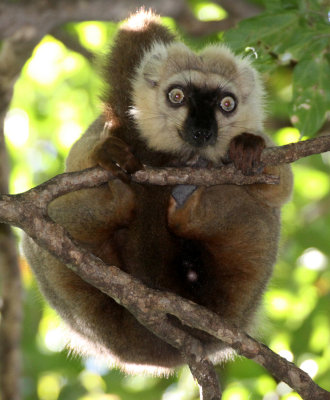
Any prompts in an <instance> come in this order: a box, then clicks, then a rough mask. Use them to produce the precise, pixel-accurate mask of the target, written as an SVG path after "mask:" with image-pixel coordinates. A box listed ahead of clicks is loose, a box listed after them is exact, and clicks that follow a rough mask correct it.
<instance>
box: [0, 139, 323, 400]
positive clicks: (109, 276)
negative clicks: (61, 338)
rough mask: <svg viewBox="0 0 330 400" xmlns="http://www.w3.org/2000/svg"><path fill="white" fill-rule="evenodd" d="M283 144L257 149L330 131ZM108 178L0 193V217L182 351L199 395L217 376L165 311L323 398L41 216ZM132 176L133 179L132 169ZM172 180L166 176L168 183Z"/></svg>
mask: <svg viewBox="0 0 330 400" xmlns="http://www.w3.org/2000/svg"><path fill="white" fill-rule="evenodd" d="M308 143H310V144H308ZM283 148H284V146H283V147H279V148H272V149H265V150H264V152H263V155H262V159H263V162H265V160H270V161H269V162H271V163H277V162H279V163H283V162H288V160H293V159H298V158H300V157H303V156H304V155H306V154H314V153H316V152H317V151H318V150H319V149H323V150H321V151H328V150H330V136H325V137H322V138H318V139H313V140H310V141H306V142H299V143H295V144H291V145H288V146H287V147H285V148H286V150H283ZM286 154H289V155H286ZM276 160H277V161H276ZM223 168H224V169H223V171H226V169H228V168H232V167H230V166H225V167H223ZM189 171H190V170H189ZM158 172H159V171H158ZM199 172H200V171H199ZM195 178H196V177H194V179H195ZM248 178H250V177H248ZM109 179H111V175H110V174H109V172H107V171H103V170H101V169H100V168H92V169H89V170H85V171H82V172H74V173H70V174H63V175H59V176H57V177H55V178H53V179H51V180H50V181H48V182H46V183H44V184H42V185H40V186H38V187H36V188H34V189H31V190H30V191H28V192H26V193H23V194H18V195H12V196H10V195H2V196H0V222H5V223H10V224H13V225H15V226H18V227H20V228H22V229H23V230H25V231H26V232H27V234H28V235H29V236H31V237H32V238H33V239H34V240H35V241H36V242H37V243H38V244H39V245H40V246H41V247H43V248H45V249H47V250H48V251H49V252H50V253H51V254H53V255H54V256H56V257H57V258H59V259H60V260H61V261H62V262H64V263H65V264H66V265H68V266H69V267H70V268H71V269H72V270H73V271H75V272H76V273H77V274H78V275H79V276H80V277H81V278H82V279H84V280H85V281H86V282H88V283H90V284H91V285H93V286H95V287H96V288H98V289H99V290H101V291H102V292H104V293H106V294H107V295H108V296H110V297H112V298H114V299H115V301H117V302H118V303H119V304H121V305H122V306H124V307H126V308H127V309H128V310H129V311H130V312H131V313H132V314H133V315H134V316H135V317H136V318H137V319H138V320H139V321H140V322H141V323H142V324H143V325H145V326H146V327H147V328H149V329H150V330H151V331H152V332H154V333H155V334H156V335H157V336H159V337H160V338H162V339H163V340H165V341H167V342H168V343H170V344H171V345H172V346H174V347H176V348H178V349H179V350H180V351H181V352H182V353H183V354H184V355H185V359H186V361H187V363H188V364H189V365H190V368H191V371H192V373H193V375H194V376H195V378H197V380H198V382H199V384H200V386H201V387H202V393H203V396H204V397H203V399H204V400H211V399H212V400H218V399H220V398H221V392H220V388H219V385H218V382H217V381H216V380H215V379H214V376H215V374H214V370H213V368H212V367H211V364H210V362H209V360H208V359H207V358H206V357H205V352H204V348H203V345H202V344H201V342H199V341H198V340H197V339H195V338H194V337H192V336H191V335H189V334H188V333H186V332H185V331H183V330H181V329H179V328H178V327H176V326H174V325H173V324H172V323H171V322H170V320H169V319H168V318H167V316H168V315H172V316H174V317H176V318H178V319H179V320H180V321H181V322H182V323H183V324H185V325H187V326H190V327H192V328H195V329H199V330H202V331H204V332H207V333H209V334H210V335H212V336H214V337H216V338H218V339H219V340H221V341H222V342H225V343H227V344H228V345H230V346H231V347H233V348H234V349H235V350H236V351H237V352H238V353H239V354H241V355H243V356H245V357H248V358H251V359H253V360H254V361H256V362H257V363H259V364H260V365H263V366H264V367H265V368H267V369H268V371H270V373H271V374H272V375H273V376H274V377H275V378H276V379H278V380H282V381H284V382H286V383H287V384H288V385H290V386H291V387H292V388H294V389H295V390H296V391H297V392H298V393H299V394H300V395H301V396H302V398H303V399H315V398H318V399H322V400H323V399H328V400H329V399H330V393H329V392H326V391H325V390H323V389H321V388H320V387H319V386H318V385H316V384H315V383H314V382H313V381H312V379H311V378H310V377H309V376H308V375H307V374H306V373H305V372H303V371H301V370H300V369H299V368H297V367H296V366H295V365H294V364H292V363H290V362H288V361H286V360H285V359H283V358H281V357H279V356H278V355H276V354H275V353H273V352H272V351H271V350H270V349H269V348H268V347H266V346H264V345H263V344H261V343H258V342H257V341H255V340H254V339H252V338H251V337H249V336H248V335H246V334H245V333H244V332H241V331H239V330H238V329H237V328H235V327H232V326H229V325H228V324H227V323H226V322H225V321H222V320H221V318H220V317H219V316H218V315H216V314H214V313H212V312H211V311H209V310H207V309H205V308H203V307H201V306H199V305H197V304H194V303H193V302H191V301H188V300H185V299H182V298H180V297H179V296H177V295H175V294H173V293H166V292H160V291H157V290H153V289H150V288H148V287H146V286H145V285H143V284H142V283H141V282H140V281H138V280H136V279H134V278H133V277H132V276H130V275H128V274H126V273H125V272H123V271H122V270H120V269H119V268H117V267H115V266H109V265H106V264H105V263H103V262H102V261H101V260H100V259H99V258H97V257H95V256H94V255H92V254H90V253H88V252H87V251H86V250H85V249H83V248H81V247H80V246H79V245H78V244H77V243H76V242H75V241H74V240H72V238H70V236H69V235H68V234H67V233H66V232H65V230H64V229H63V228H62V227H61V226H59V225H57V224H55V223H54V222H53V221H51V220H50V218H49V217H48V216H47V205H48V203H49V202H50V201H51V200H52V199H54V198H55V197H58V196H60V195H63V194H65V193H68V192H70V191H72V190H78V189H81V188H86V187H94V186H97V185H100V184H102V183H104V182H106V181H108V180H109ZM133 179H135V180H136V181H137V179H138V178H137V177H136V174H135V175H134V177H133ZM188 181H189V180H188ZM177 183H178V182H174V180H173V179H172V181H171V184H177ZM179 183H181V182H179ZM184 183H187V181H185V182H184ZM189 183H191V182H190V181H189ZM208 184H215V183H214V182H208ZM316 396H317V397H316Z"/></svg>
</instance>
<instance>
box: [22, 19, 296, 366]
mask: <svg viewBox="0 0 330 400" xmlns="http://www.w3.org/2000/svg"><path fill="white" fill-rule="evenodd" d="M143 18H144V19H143V21H142V25H141V26H140V28H139V29H137V30H134V29H130V28H128V27H129V23H127V24H126V25H124V27H123V28H122V29H121V31H120V33H119V35H118V38H117V42H116V43H115V45H114V48H113V50H112V53H111V58H110V62H109V64H108V67H107V72H106V73H107V76H108V79H109V81H110V82H109V83H110V86H111V89H110V91H109V93H108V94H107V95H106V96H105V97H104V101H105V104H106V111H105V114H104V116H102V117H100V119H99V120H97V121H96V122H95V123H94V124H93V125H92V126H91V127H90V128H89V129H88V131H87V132H86V133H85V135H84V136H83V137H82V138H81V139H80V140H79V141H78V142H77V143H76V144H75V145H74V146H73V148H72V150H71V152H70V155H69V157H68V160H67V170H68V171H77V170H82V169H84V168H87V167H90V166H93V165H96V164H97V163H99V164H101V165H103V166H104V167H106V168H109V169H113V170H114V171H116V172H117V173H118V176H120V171H119V169H118V167H117V166H116V165H115V164H119V165H120V166H121V167H123V165H124V167H125V165H126V167H125V168H124V169H126V170H132V171H133V170H135V169H136V168H137V165H138V163H139V162H141V163H143V164H147V165H150V166H176V165H177V166H180V165H182V166H184V165H186V164H187V163H189V161H190V160H191V159H192V158H193V157H194V156H196V155H197V156H199V153H198V152H199V149H197V150H196V151H194V150H193V149H191V148H188V147H187V146H186V144H184V143H182V148H179V149H178V151H173V150H172V149H171V148H170V145H171V143H168V146H167V145H166V136H164V137H165V139H164V140H163V142H164V143H165V144H164V148H162V147H161V145H158V144H157V145H156V144H155V142H153V138H152V137H150V138H149V137H148V138H146V137H144V131H143V130H141V127H140V126H139V125H138V124H137V119H138V115H137V116H136V115H135V116H134V115H132V114H130V113H129V111H130V110H131V108H132V107H133V106H136V104H138V102H139V100H138V99H137V100H136V101H135V100H134V99H135V97H136V92H134V90H133V88H132V86H134V85H135V86H137V87H139V82H138V83H134V79H135V74H136V68H137V66H139V64H140V63H141V60H143V59H144V57H145V54H146V51H149V50H150V49H151V48H152V46H153V44H154V42H155V41H157V42H161V43H164V44H165V45H166V46H167V45H171V43H172V42H173V41H174V37H173V36H172V35H171V34H170V33H169V32H168V31H167V29H166V28H164V27H162V26H161V25H159V22H158V20H157V19H156V17H154V16H153V15H151V14H147V15H144V17H143ZM130 21H132V19H131V20H129V22H130ZM175 51H176V50H175ZM226 51H227V50H226ZM226 54H227V53H226ZM196 57H197V56H196ZM156 58H157V57H156ZM158 58H159V57H158ZM205 58H207V56H206V55H205ZM156 61H157V60H156ZM212 62H213V61H212ZM213 64H214V62H213ZM219 65H220V66H221V59H220V61H219ZM147 66H148V67H149V64H148V65H147ZM190 67H191V66H190ZM244 68H245V66H244ZM153 73H154V72H153V71H147V72H145V73H144V77H145V78H146V79H147V80H148V82H149V83H150V82H151V84H150V85H149V89H148V90H158V88H159V87H160V84H158V83H157V84H155V83H154V81H153V80H152V79H153V78H152V79H151V78H150V76H151V75H152V74H153ZM224 73H225V72H224ZM249 73H250V72H249ZM147 74H150V76H149V75H148V76H147ZM196 79H197V78H196ZM198 79H200V78H198ZM212 79H213V78H212ZM132 82H133V83H132ZM248 85H249V84H248ZM251 90H252V89H251ZM133 92H134V93H135V94H134V95H133ZM146 94H148V93H147V90H146ZM134 96H135V97H134ZM244 96H246V97H247V96H248V94H244ZM244 96H243V95H242V97H241V99H242V100H240V101H241V105H242V108H244V101H245V100H244ZM154 107H156V105H154ZM251 112H252V113H253V110H252V111H251ZM237 115H239V114H237ZM217 118H221V116H219V117H217ZM165 119H166V118H165ZM256 119H257V118H256ZM166 120H170V118H167V119H166ZM105 121H107V122H108V124H109V127H110V128H109V129H110V134H109V135H106V137H104V136H102V131H103V126H104V122H105ZM253 123H254V122H253V121H252V122H251V121H246V123H245V122H244V121H241V122H240V124H241V125H240V126H239V127H238V128H237V129H240V133H241V132H243V131H244V129H243V127H244V126H246V127H247V128H248V130H249V131H251V130H252V129H253V126H252V125H253ZM260 124H261V122H260V123H259V122H256V126H255V129H253V132H254V133H256V134H257V131H258V130H259V129H261V125H260ZM250 125H251V126H250ZM219 126H220V128H219V131H220V133H219V137H220V135H221V128H222V126H224V124H223V123H220V122H219ZM233 126H234V125H233ZM231 129H234V128H233V127H232V128H231ZM235 132H236V131H235V130H234V133H232V134H231V136H230V135H229V134H227V135H223V136H225V139H223V138H222V137H221V140H222V139H223V140H226V141H225V142H224V144H223V145H222V146H220V145H219V149H221V151H219V155H220V156H223V155H224V154H225V153H226V152H227V151H228V149H229V147H230V150H231V157H232V159H233V160H234V162H235V161H237V163H238V164H239V162H240V161H239V160H242V159H243V160H244V154H245V153H248V151H246V152H245V150H244V149H246V144H245V142H244V140H247V141H248V144H249V143H251V141H250V140H249V138H248V137H247V136H245V137H244V140H243V139H240V138H238V139H235V140H231V139H232V138H233V137H236V138H237V133H235ZM163 134H164V135H166V134H167V132H166V131H165V132H164V133H163ZM255 137H256V136H255ZM114 138H120V140H122V141H123V142H125V143H127V144H129V147H130V148H129V149H128V148H127V147H123V146H121V145H120V141H119V142H117V141H116V139H114ZM257 138H259V139H260V140H257V141H253V140H252V142H253V143H252V144H251V148H252V150H251V154H252V156H253V154H257V153H258V152H259V153H260V148H258V146H259V142H261V143H260V146H263V145H264V141H265V140H266V143H267V144H269V143H271V142H270V141H269V140H268V139H267V138H265V137H264V136H263V138H264V139H263V138H262V137H261V136H257ZM180 140H181V139H180ZM219 141H220V139H217V142H216V143H217V145H218V142H219ZM182 142H183V141H182ZM255 143H257V144H255ZM157 146H158V147H157ZM209 147H210V146H209ZM223 147H225V148H223ZM207 151H208V150H207ZM207 151H205V152H204V153H203V152H202V151H201V154H202V156H203V158H204V159H206V160H207V161H208V162H209V163H212V164H217V163H220V162H221V161H220V157H218V158H217V160H216V158H215V155H214V154H216V153H215V152H213V149H211V150H210V151H209V152H208V153H207ZM237 154H238V156H237ZM132 155H134V156H132ZM252 156H251V157H252ZM251 157H249V159H250V160H253V157H252V158H251ZM125 163H126V164H125ZM235 164H236V162H235ZM243 164H244V163H243ZM246 166H248V161H246V163H245V164H244V165H243V166H241V167H242V168H243V167H246ZM247 170H248V168H247ZM268 172H271V173H274V174H278V175H280V178H281V183H280V185H277V186H267V185H252V186H248V187H247V186H246V187H239V186H235V185H222V186H213V187H208V188H206V187H200V188H197V190H195V191H194V192H193V193H192V194H191V195H190V196H188V198H187V199H186V200H185V201H184V204H183V205H182V206H178V204H177V203H176V200H175V199H174V198H173V196H172V195H171V194H172V190H173V188H172V187H155V186H150V185H138V184H133V183H132V184H129V183H125V182H123V181H122V180H119V179H116V180H114V181H111V182H109V184H106V185H103V186H101V187H99V188H94V189H86V190H80V191H78V192H74V193H70V194H68V195H65V196H63V197H61V198H58V199H56V200H55V201H53V202H52V203H51V205H50V207H49V213H50V216H51V217H52V218H53V219H54V220H55V221H56V222H58V223H60V224H62V225H64V226H65V227H66V228H67V230H68V231H69V232H70V234H71V235H72V236H73V237H74V238H75V239H77V240H79V241H80V242H81V243H83V244H84V245H85V246H87V247H88V248H90V250H91V251H92V252H93V253H94V254H96V255H97V256H98V257H100V258H101V259H102V260H104V261H105V262H106V263H108V264H112V265H117V266H118V267H120V268H122V269H123V270H125V271H127V272H129V273H131V274H132V275H133V276H135V277H137V278H139V279H140V280H141V281H142V282H144V283H145V284H147V285H149V286H150V287H153V288H157V289H165V290H170V291H173V292H175V293H177V294H179V295H181V296H183V297H185V298H188V299H191V300H193V301H195V302H196V303H198V304H201V305H203V306H206V307H207V308H209V309H210V310H212V311H214V312H216V313H217V314H219V315H220V316H221V317H223V318H225V319H226V320H228V321H229V322H231V323H233V324H235V325H238V326H240V327H241V328H243V329H248V327H249V325H250V324H251V322H252V320H253V315H254V313H255V310H256V309H257V306H258V304H259V302H260V300H261V296H262V293H263V292H264V290H265V288H266V284H267V282H268V280H269V277H270V275H271V272H272V268H273V265H274V262H275V259H276V253H277V245H278V237H279V230H280V206H281V205H282V204H283V203H284V202H285V201H286V200H287V198H288V196H289V195H290V191H291V185H292V178H291V173H290V170H289V168H288V167H287V166H285V167H273V168H269V169H268ZM24 247H25V252H26V254H27V257H28V260H29V262H30V264H31V266H32V268H33V269H34V271H35V274H36V276H37V278H38V280H39V282H40V285H41V289H42V291H43V292H44V294H45V296H46V297H47V299H48V300H49V302H50V303H51V305H52V306H53V307H54V308H55V309H56V310H57V311H58V312H59V314H60V315H61V316H62V318H63V319H64V320H65V321H66V322H68V324H69V325H70V327H71V328H72V330H73V331H74V332H76V341H75V342H74V343H73V346H74V347H75V348H76V349H78V350H79V351H82V352H83V353H87V354H90V353H96V354H101V355H102V356H104V357H105V358H107V359H109V360H111V361H113V362H115V363H119V364H120V365H122V367H123V368H125V369H126V370H128V371H129V370H132V369H134V368H135V369H137V370H138V369H139V367H138V366H140V367H141V369H142V370H143V369H145V370H149V371H151V372H166V371H168V368H172V367H175V366H176V365H179V364H181V363H182V362H183V361H182V359H181V356H180V354H179V353H178V352H177V351H176V350H175V349H174V348H172V347H171V346H169V345H168V344H166V343H164V342H162V341H160V340H159V339H158V338H156V337H155V336H154V335H153V334H151V333H150V332H149V331H148V330H147V329H145V328H144V327H143V326H141V325H140V324H139V323H138V322H137V321H136V320H135V319H134V318H133V317H132V316H131V315H130V314H129V313H128V312H127V311H126V310H125V309H124V308H123V307H121V306H120V305H118V304H117V303H115V301H114V300H112V299H111V298H108V297H107V296H105V295H104V294H103V293H101V292H99V291H98V290H97V289H95V288H93V287H91V286H90V285H88V284H87V283H85V282H83V281H82V280H81V279H80V278H79V277H78V276H76V275H75V274H74V273H73V272H71V271H70V270H69V269H68V268H67V267H66V266H65V265H62V264H61V263H60V262H59V261H58V260H56V259H55V258H53V257H52V256H50V255H49V254H48V253H47V252H45V251H44V250H42V249H40V248H38V247H37V246H36V245H35V244H34V243H33V241H32V240H31V239H29V238H25V244H24ZM194 334H196V335H197V336H198V337H200V338H201V339H202V340H204V341H205V342H206V343H208V347H207V348H208V351H209V354H210V356H211V358H212V359H213V361H214V362H218V361H221V360H223V359H224V358H225V357H226V355H225V346H222V347H221V346H218V345H217V346H216V345H215V342H214V341H213V340H212V339H210V338H209V337H208V336H207V335H202V334H200V333H197V332H194ZM77 338H78V339H77ZM79 343H80V345H79ZM79 346H80V347H79Z"/></svg>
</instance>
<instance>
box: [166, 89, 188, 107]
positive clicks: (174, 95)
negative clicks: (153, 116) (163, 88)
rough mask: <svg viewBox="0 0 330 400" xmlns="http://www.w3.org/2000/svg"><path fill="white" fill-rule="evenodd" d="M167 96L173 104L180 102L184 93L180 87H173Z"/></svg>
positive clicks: (182, 100)
mask: <svg viewBox="0 0 330 400" xmlns="http://www.w3.org/2000/svg"><path fill="white" fill-rule="evenodd" d="M168 98H169V100H170V102H171V103H173V104H177V105H179V104H182V103H183V102H184V93H183V90H182V89H180V88H173V89H171V90H170V91H169V92H168Z"/></svg>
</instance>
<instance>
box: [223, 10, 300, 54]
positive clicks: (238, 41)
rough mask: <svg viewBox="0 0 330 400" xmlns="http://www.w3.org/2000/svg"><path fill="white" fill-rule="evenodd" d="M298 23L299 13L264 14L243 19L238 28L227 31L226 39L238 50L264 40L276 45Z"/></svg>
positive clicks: (268, 43)
mask: <svg viewBox="0 0 330 400" xmlns="http://www.w3.org/2000/svg"><path fill="white" fill-rule="evenodd" d="M297 24H298V15H297V14H296V13H292V12H287V13H280V14H262V15H260V16H257V17H253V18H249V19H246V20H244V21H242V22H241V23H240V24H239V25H238V27H237V28H235V29H231V30H229V31H227V32H226V33H225V35H224V38H225V41H226V42H228V43H229V45H230V46H231V47H232V48H233V49H234V50H238V51H242V50H244V49H245V47H246V46H254V45H256V44H260V42H263V43H265V44H267V45H274V44H276V43H281V42H282V41H283V35H286V34H287V32H288V31H291V30H292V29H293V28H294V27H295V26H297Z"/></svg>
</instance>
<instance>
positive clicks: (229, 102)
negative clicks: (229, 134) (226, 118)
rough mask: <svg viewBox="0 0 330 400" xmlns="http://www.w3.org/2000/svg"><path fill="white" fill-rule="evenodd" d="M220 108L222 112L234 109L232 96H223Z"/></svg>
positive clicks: (234, 104)
mask: <svg viewBox="0 0 330 400" xmlns="http://www.w3.org/2000/svg"><path fill="white" fill-rule="evenodd" d="M220 107H221V108H222V109H223V111H226V112H231V111H233V110H234V108H235V107H236V101H235V99H234V98H233V97H232V96H225V97H223V98H222V99H221V102H220Z"/></svg>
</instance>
